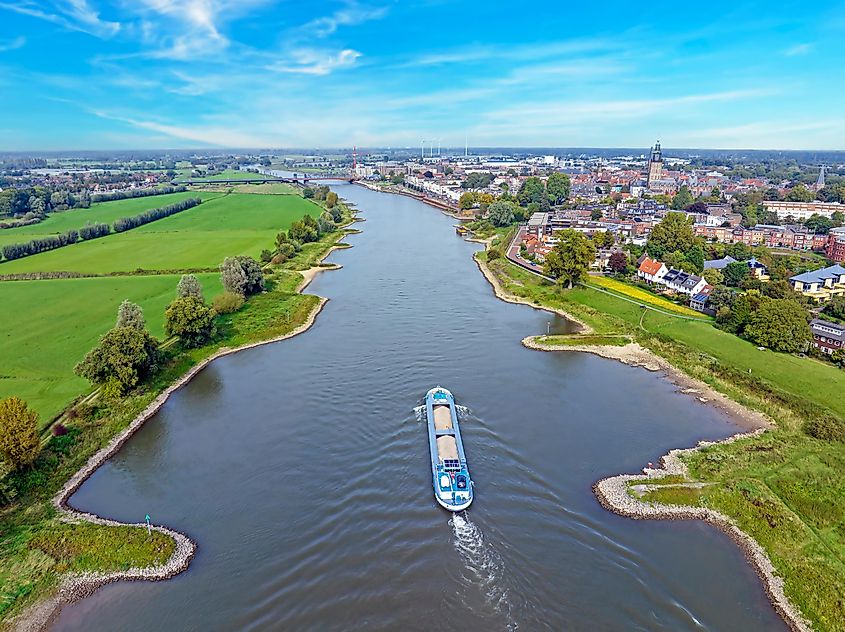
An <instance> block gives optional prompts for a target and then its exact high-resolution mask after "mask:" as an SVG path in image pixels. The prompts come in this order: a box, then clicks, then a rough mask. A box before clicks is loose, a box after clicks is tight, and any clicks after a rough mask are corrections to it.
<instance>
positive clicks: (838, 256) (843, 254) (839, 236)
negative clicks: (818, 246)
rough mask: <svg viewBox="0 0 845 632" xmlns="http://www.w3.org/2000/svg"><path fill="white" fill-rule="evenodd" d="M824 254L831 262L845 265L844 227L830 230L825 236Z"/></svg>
mask: <svg viewBox="0 0 845 632" xmlns="http://www.w3.org/2000/svg"><path fill="white" fill-rule="evenodd" d="M824 253H825V255H827V258H828V259H830V260H831V261H836V262H837V263H845V227H844V228H833V229H831V231H830V233H829V234H828V236H827V243H826V244H825V249H824Z"/></svg>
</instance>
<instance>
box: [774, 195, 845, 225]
mask: <svg viewBox="0 0 845 632" xmlns="http://www.w3.org/2000/svg"><path fill="white" fill-rule="evenodd" d="M763 206H764V207H765V209H766V210H767V211H772V212H774V213H777V216H778V218H779V219H782V218H785V217H792V218H794V219H795V220H796V221H799V222H803V221H804V220H806V219H809V218H810V217H811V216H813V215H823V216H824V217H830V216H831V215H833V214H834V213H836V212H839V213H843V214H845V204H839V203H838V202H819V201H814V202H787V201H782V200H766V201H764V202H763Z"/></svg>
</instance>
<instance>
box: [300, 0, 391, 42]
mask: <svg viewBox="0 0 845 632" xmlns="http://www.w3.org/2000/svg"><path fill="white" fill-rule="evenodd" d="M386 13H387V7H384V6H382V7H368V6H363V5H360V4H358V3H357V2H349V3H348V4H347V5H346V6H345V7H343V8H341V9H338V10H337V11H335V12H334V13H332V14H331V15H326V16H323V17H319V18H316V19H315V20H311V21H310V22H308V23H307V24H305V25H304V26H302V27H301V30H302V32H303V33H306V34H308V35H309V36H312V37H328V36H329V35H333V34H334V33H335V32H336V31H337V29H338V28H339V27H341V26H355V25H356V24H363V23H364V22H369V21H370V20H378V19H380V18H382V17H384V16H385V14H386Z"/></svg>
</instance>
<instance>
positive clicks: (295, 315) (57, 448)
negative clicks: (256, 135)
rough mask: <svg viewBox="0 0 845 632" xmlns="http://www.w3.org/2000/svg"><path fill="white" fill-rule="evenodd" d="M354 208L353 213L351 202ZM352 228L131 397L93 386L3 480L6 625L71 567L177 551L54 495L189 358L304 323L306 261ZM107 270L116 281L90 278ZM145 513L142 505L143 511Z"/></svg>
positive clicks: (284, 273)
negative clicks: (86, 517)
mask: <svg viewBox="0 0 845 632" xmlns="http://www.w3.org/2000/svg"><path fill="white" fill-rule="evenodd" d="M262 197H264V196H262ZM266 197H269V196H266ZM346 215H347V220H351V217H350V214H349V213H348V212H347V214H346ZM346 232H347V231H346V230H344V229H339V230H337V231H335V232H333V233H330V234H327V235H325V236H324V237H323V238H322V239H321V240H320V241H319V242H316V243H315V244H309V245H308V247H307V248H303V250H302V252H301V253H299V254H297V256H295V257H294V258H293V259H291V260H290V261H289V262H287V263H286V264H285V267H284V268H275V269H272V270H270V271H268V272H267V273H266V291H265V292H263V293H261V294H258V295H256V296H253V297H251V298H250V299H249V300H247V302H246V303H245V305H244V306H243V307H242V308H241V309H240V310H238V311H237V312H235V313H233V314H228V315H222V316H218V319H217V325H218V333H217V336H216V337H215V338H214V339H213V340H212V341H211V342H210V343H208V344H207V345H205V346H203V347H200V348H198V349H182V348H181V347H180V346H179V345H178V344H170V345H165V346H163V347H162V349H163V354H164V360H163V361H162V363H161V367H160V369H159V371H158V372H157V373H156V374H155V376H154V377H153V378H152V379H151V380H149V381H148V382H147V383H145V384H144V385H143V386H142V387H140V388H138V389H136V390H135V391H133V392H132V393H130V394H129V395H128V396H127V397H125V398H122V399H119V400H107V399H105V398H101V397H97V396H96V394H95V395H94V396H92V397H87V398H85V399H84V400H83V401H82V402H81V403H78V404H76V405H75V406H74V407H73V409H72V414H66V415H65V416H64V417H63V418H62V422H63V424H64V425H65V426H66V428H67V430H68V432H67V434H64V435H61V436H49V438H48V439H47V440H46V442H45V444H44V446H43V449H42V452H41V454H40V456H39V457H38V459H37V461H36V462H35V464H34V465H33V466H32V467H31V468H30V469H26V470H23V471H21V472H18V473H13V474H9V475H7V476H5V477H4V478H3V479H2V480H0V494H3V496H4V498H3V500H4V503H3V505H4V506H3V508H2V509H0V621H2V623H0V627H3V628H5V627H8V626H9V625H10V621H11V619H12V618H13V617H15V616H16V615H18V614H20V613H21V612H22V611H23V610H25V609H26V608H27V607H28V606H30V605H32V604H34V603H36V602H38V601H39V600H41V599H43V598H45V597H47V596H49V595H51V594H53V593H54V592H55V591H56V589H57V587H58V586H59V584H60V582H61V580H62V578H63V577H64V576H65V575H67V574H68V573H77V572H81V571H98V572H109V571H119V570H125V569H127V568H129V567H148V566H156V565H160V564H161V563H163V562H164V561H166V560H167V559H169V558H170V556H171V555H172V554H173V551H174V542H173V540H172V539H171V538H170V537H167V536H165V535H163V534H161V533H158V532H153V534H152V536H148V535H147V533H146V531H145V530H144V529H142V528H138V527H131V526H121V527H111V526H100V525H93V524H89V523H78V524H70V523H66V522H62V521H61V519H60V516H59V514H58V513H57V510H56V509H55V507H54V506H53V504H52V499H53V498H54V497H55V495H56V494H57V493H58V492H59V490H60V489H61V488H62V486H63V485H64V484H65V482H66V481H68V480H69V479H70V477H71V476H73V474H74V473H76V472H77V471H78V470H80V468H81V467H82V466H83V465H85V463H86V462H87V461H88V459H90V458H91V456H92V455H94V454H95V453H96V452H98V451H99V450H101V449H102V448H103V447H105V446H107V445H109V443H110V442H111V441H112V439H113V438H114V437H115V436H117V435H118V434H119V433H120V432H121V431H123V430H125V429H126V428H127V427H128V426H129V425H130V424H131V423H132V421H133V420H134V419H136V417H138V415H139V414H140V413H141V412H142V411H143V410H144V409H145V408H147V407H148V406H149V405H150V403H151V402H153V401H154V400H155V399H156V397H158V396H159V395H160V394H161V393H162V392H164V391H165V390H166V389H167V388H168V387H169V386H170V385H172V384H174V383H175V382H177V381H178V380H179V379H180V378H181V377H182V376H184V375H185V374H186V372H187V371H188V370H189V369H190V368H191V367H193V366H195V365H196V364H197V363H199V362H201V361H203V360H206V359H208V358H210V357H211V356H214V355H215V354H218V353H219V352H221V351H224V350H227V349H234V348H238V347H241V346H245V345H250V344H254V343H260V342H263V341H268V340H275V339H278V338H281V337H284V336H287V335H290V334H292V333H295V332H296V331H298V330H300V329H301V328H302V327H304V326H306V323H309V322H310V321H311V319H313V317H314V315H315V313H316V311H317V310H318V309H319V306H320V305H321V300H320V299H319V297H317V296H313V295H307V294H301V293H300V292H299V291H298V288H299V287H300V285H301V283H302V281H303V274H302V272H300V271H299V270H306V269H308V268H310V267H312V266H313V265H315V263H317V261H318V260H319V259H321V258H322V257H323V256H324V255H325V254H326V253H328V252H329V251H330V250H331V248H332V247H333V246H334V245H335V244H336V243H337V241H338V240H339V239H341V238H342V237H343V236H344V235H345V234H346ZM269 245H270V244H269V240H268V243H267V246H269ZM146 278H150V277H146ZM154 278H156V279H158V278H159V277H154ZM101 280H107V281H111V279H91V280H90V281H101ZM80 281H89V279H84V280H80ZM8 283H18V282H8ZM39 283H53V282H52V281H47V282H39ZM173 287H175V286H173ZM172 290H173V288H171V295H172ZM150 316H152V314H150ZM110 320H113V314H112V316H111V318H110ZM151 325H152V323H151ZM106 326H108V325H106ZM143 518H144V516H143V515H139V516H138V521H139V522H142V521H143Z"/></svg>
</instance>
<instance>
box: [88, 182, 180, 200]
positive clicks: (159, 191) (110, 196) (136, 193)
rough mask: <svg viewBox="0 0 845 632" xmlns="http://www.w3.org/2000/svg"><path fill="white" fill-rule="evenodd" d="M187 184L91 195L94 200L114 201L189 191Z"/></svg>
mask: <svg viewBox="0 0 845 632" xmlns="http://www.w3.org/2000/svg"><path fill="white" fill-rule="evenodd" d="M187 190H188V187H186V186H185V185H178V186H174V185H168V186H162V187H156V188H149V189H129V190H128V191H108V192H107V193H95V194H94V195H92V196H91V201H92V202H114V201H115V200H131V199H134V198H140V197H149V196H151V195H168V194H170V193H182V192H183V191H187Z"/></svg>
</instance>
